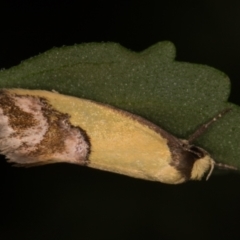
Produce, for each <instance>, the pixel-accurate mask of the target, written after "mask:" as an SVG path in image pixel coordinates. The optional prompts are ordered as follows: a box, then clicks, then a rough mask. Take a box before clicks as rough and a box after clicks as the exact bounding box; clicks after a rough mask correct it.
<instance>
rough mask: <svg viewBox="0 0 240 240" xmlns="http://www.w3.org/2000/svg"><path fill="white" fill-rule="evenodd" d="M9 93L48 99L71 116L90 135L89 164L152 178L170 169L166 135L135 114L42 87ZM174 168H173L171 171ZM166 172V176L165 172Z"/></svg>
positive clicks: (174, 176)
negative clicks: (142, 121) (144, 122)
mask: <svg viewBox="0 0 240 240" xmlns="http://www.w3.org/2000/svg"><path fill="white" fill-rule="evenodd" d="M7 91H8V92H10V93H16V94H19V95H32V96H38V97H42V98H45V99H47V100H48V102H49V103H50V104H51V105H52V107H53V108H54V109H56V110H57V111H60V112H62V113H67V114H69V116H70V122H71V124H72V125H74V126H79V127H81V128H82V129H84V130H85V131H86V133H87V135H88V136H89V137H90V143H91V153H90V155H89V160H90V164H89V166H90V167H94V168H99V169H103V170H108V171H113V172H117V173H122V174H127V175H129V176H133V177H137V178H144V179H146V178H147V179H149V180H160V181H162V180H163V179H162V177H163V178H164V177H167V178H171V174H170V175H169V176H164V175H165V174H166V173H164V174H163V173H161V172H166V171H168V169H169V172H170V173H173V178H178V176H176V175H178V174H177V171H176V170H175V169H174V168H173V167H171V166H170V165H169V163H170V162H171V153H170V150H169V147H168V145H167V139H165V138H164V137H162V136H161V134H159V133H157V132H156V131H154V129H152V128H151V127H149V126H148V125H147V124H143V123H141V121H139V120H137V119H136V118H134V115H132V114H129V113H126V112H124V111H121V110H117V109H115V108H112V107H110V106H108V105H104V104H98V103H96V102H93V101H90V100H85V99H81V98H76V97H71V96H66V95H63V94H58V93H55V92H49V91H42V90H25V89H8V90H7ZM172 171H173V172H172ZM162 175H163V176H162Z"/></svg>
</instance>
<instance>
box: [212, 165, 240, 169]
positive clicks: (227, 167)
mask: <svg viewBox="0 0 240 240" xmlns="http://www.w3.org/2000/svg"><path fill="white" fill-rule="evenodd" d="M215 165H216V166H217V167H218V168H221V169H228V170H238V168H237V167H234V166H231V165H227V164H224V163H215Z"/></svg>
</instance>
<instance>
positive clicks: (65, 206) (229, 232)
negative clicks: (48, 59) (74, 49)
mask: <svg viewBox="0 0 240 240" xmlns="http://www.w3.org/2000/svg"><path fill="white" fill-rule="evenodd" d="M0 22H1V28H0V69H1V68H10V67H12V66H14V65H17V64H19V63H20V62H21V61H22V60H25V59H27V58H29V57H32V56H35V55H38V54H39V53H42V52H44V51H46V50H49V49H51V48H52V47H61V46H63V45H73V44H75V43H84V42H93V41H94V42H102V41H104V42H108V41H112V42H118V43H120V44H122V45H123V46H125V47H127V48H129V49H131V50H134V51H141V50H144V49H145V48H147V47H149V46H151V45H152V44H154V43H156V42H158V41H163V40H170V41H172V42H173V43H174V44H175V45H176V48H177V60H179V61H187V62H192V63H201V64H206V65H209V66H212V67H215V68H217V69H219V70H221V71H223V72H225V73H226V74H227V75H228V76H229V77H230V79H231V84H232V93H231V96H230V101H232V102H234V103H236V104H238V105H240V96H239V92H240V88H239V87H240V81H239V76H240V1H237V0H235V1H233V0H230V1H221V0H201V1H190V0H189V1H185V0H182V1H160V0H158V1H111V2H108V1H88V2H87V3H86V2H83V1H80V0H79V1H44V0H42V1H25V2H23V1H5V2H4V1H1V4H0ZM239 185H240V176H239V175H238V174H229V175H223V176H212V177H211V178H210V180H209V181H208V182H205V181H202V182H189V183H186V184H182V185H179V186H171V185H165V184H161V183H155V182H148V181H143V180H137V179H132V178H128V177H125V176H120V175H115V174H112V173H106V172H102V171H97V170H92V169H87V168H83V167H77V166H72V165H67V164H55V165H48V166H44V167H38V168H31V169H23V168H13V167H11V166H10V164H7V163H6V162H5V160H4V158H2V160H1V161H0V239H1V240H12V239H13V240H15V239H16V240H18V239H25V240H28V239H30V240H32V239H33V240H42V239H44V240H52V239H53V240H54V239H59V240H65V239H67V240H72V239H73V240H74V239H86V240H91V239H124V240H128V239H129V240H130V239H131V240H133V239H194V240H195V239H213V238H218V237H222V238H223V239H224V238H225V239H227V238H231V239H235V238H236V239H237V237H238V239H239V237H240V233H239V226H240V219H239V214H240V206H239V204H240V188H239Z"/></svg>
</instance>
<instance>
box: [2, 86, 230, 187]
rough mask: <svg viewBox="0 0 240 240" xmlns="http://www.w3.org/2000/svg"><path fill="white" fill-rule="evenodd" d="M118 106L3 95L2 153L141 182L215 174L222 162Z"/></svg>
mask: <svg viewBox="0 0 240 240" xmlns="http://www.w3.org/2000/svg"><path fill="white" fill-rule="evenodd" d="M227 112H228V110H224V111H223V112H222V113H221V114H218V115H217V116H216V117H215V118H213V119H212V120H211V121H210V122H208V123H207V124H204V125H203V126H202V127H200V128H199V129H198V130H197V131H196V132H195V133H194V134H193V135H192V136H190V138H189V139H188V140H182V139H179V138H177V137H175V136H173V135H172V134H170V133H168V132H166V131H165V130H163V129H162V128H160V127H158V126H156V125H155V124H153V123H151V122H149V121H147V120H146V119H144V118H142V117H140V116H137V115H134V114H131V113H129V112H126V111H123V110H120V109H117V108H115V107H112V106H109V105H105V104H101V103H98V102H94V101H91V100H86V99H81V98H76V97H72V96H67V95H63V94H59V93H57V92H50V91H43V90H26V89H2V90H1V91H0V153H1V154H4V155H6V158H7V159H8V162H11V163H14V164H16V165H18V166H37V165H43V164H50V163H57V162H68V163H73V164H78V165H83V166H88V167H92V168H97V169H101V170H105V171H111V172H115V173H119V174H124V175H128V176H131V177H135V178H141V179H147V180H152V181H159V182H162V183H168V184H179V183H183V182H186V181H188V180H201V179H202V178H203V177H204V176H205V175H207V179H208V178H209V176H210V175H211V173H212V171H213V169H214V166H216V165H217V166H220V167H221V166H222V167H225V168H230V169H235V168H234V167H232V166H228V165H223V164H220V163H216V162H215V161H214V160H213V159H212V158H211V156H210V154H209V153H208V152H207V151H205V150H204V149H202V148H200V147H198V146H195V145H193V144H192V142H193V141H194V140H195V139H196V138H197V137H198V136H199V135H200V134H202V132H203V131H204V130H205V129H207V128H208V126H210V125H211V124H212V123H213V122H214V121H216V120H217V119H218V118H220V117H221V116H223V115H224V114H225V113H227Z"/></svg>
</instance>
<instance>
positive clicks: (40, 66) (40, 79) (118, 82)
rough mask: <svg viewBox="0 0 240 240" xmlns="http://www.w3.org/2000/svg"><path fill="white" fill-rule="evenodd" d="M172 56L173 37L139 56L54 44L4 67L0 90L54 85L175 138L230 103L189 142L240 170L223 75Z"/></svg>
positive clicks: (239, 139)
mask: <svg viewBox="0 0 240 240" xmlns="http://www.w3.org/2000/svg"><path fill="white" fill-rule="evenodd" d="M174 58H175V47H174V45H173V44H172V43H171V42H159V43H157V44H155V45H153V46H151V47H149V48H148V49H146V50H144V51H142V52H140V53H136V52H132V51H129V50H127V49H125V48H123V47H122V46H120V45H119V44H116V43H87V44H81V45H74V46H70V47H61V48H54V49H52V50H49V51H47V52H45V53H43V54H40V55H39V56H36V57H33V58H30V59H28V60H26V61H24V62H22V63H21V64H20V65H18V66H16V67H12V68H10V69H8V70H2V71H1V72H0V88H26V89H42V90H50V91H51V90H55V91H58V92H59V93H62V94H66V95H72V96H76V97H81V98H87V99H92V100H95V101H98V102H102V103H107V104H110V105H113V106H116V107H118V108H121V109H124V110H127V111H129V112H131V113H134V114H137V115H140V116H142V117H144V118H146V119H148V120H150V121H152V122H153V123H155V124H157V125H158V126H160V127H162V128H163V129H165V130H167V131H168V132H170V133H172V134H173V135H175V136H177V137H180V138H187V137H188V136H189V135H190V134H191V133H192V132H194V130H195V129H196V128H197V127H198V126H200V125H201V124H203V123H205V122H206V121H207V120H209V119H211V118H212V117H213V116H215V115H216V114H217V113H218V112H220V111H221V110H223V109H225V108H231V109H232V111H231V112H230V113H228V114H227V115H226V116H224V117H223V118H222V119H220V120H219V121H217V123H214V124H213V125H212V126H211V127H210V128H209V129H208V130H207V131H206V133H204V135H202V136H201V137H200V138H199V139H198V140H197V141H196V142H195V144H196V145H199V146H200V147H203V148H204V149H206V150H207V151H208V152H209V153H210V155H211V156H212V158H213V159H214V160H215V161H217V162H221V163H226V164H229V165H233V166H235V167H238V168H240V161H239V159H240V147H239V143H240V117H239V116H240V109H239V107H238V106H236V105H234V104H232V103H229V102H227V100H228V96H229V93H230V81H229V79H228V77H227V76H226V75H225V74H224V73H222V72H221V71H218V70H216V69H214V68H212V67H209V66H205V65H199V64H192V63H186V62H178V61H175V60H174Z"/></svg>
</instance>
